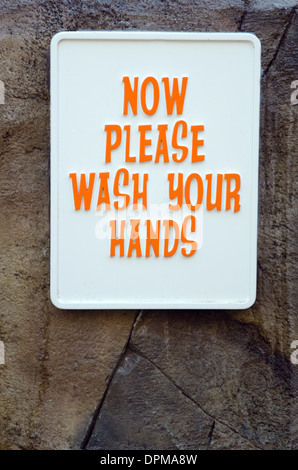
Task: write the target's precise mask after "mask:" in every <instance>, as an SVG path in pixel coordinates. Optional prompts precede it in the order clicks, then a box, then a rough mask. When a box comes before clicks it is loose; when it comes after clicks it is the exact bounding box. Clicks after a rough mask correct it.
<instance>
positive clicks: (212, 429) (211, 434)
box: [208, 421, 215, 449]
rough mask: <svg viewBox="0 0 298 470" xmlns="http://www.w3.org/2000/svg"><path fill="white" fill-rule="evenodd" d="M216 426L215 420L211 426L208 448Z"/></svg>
mask: <svg viewBox="0 0 298 470" xmlns="http://www.w3.org/2000/svg"><path fill="white" fill-rule="evenodd" d="M214 428H215V421H213V423H212V426H211V430H210V432H209V436H208V439H209V442H208V449H209V447H210V445H211V442H212V436H213V431H214Z"/></svg>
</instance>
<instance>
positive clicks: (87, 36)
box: [50, 31, 261, 310]
mask: <svg viewBox="0 0 298 470" xmlns="http://www.w3.org/2000/svg"><path fill="white" fill-rule="evenodd" d="M65 39H66V40H82V39H83V40H121V41H126V40H129V41H132V40H137V41H140V40H143V41H173V40H175V41H177V40H178V41H232V42H234V41H245V42H251V43H252V45H253V47H254V84H253V86H254V94H253V97H254V103H253V116H252V122H253V149H252V182H253V183H254V184H255V183H258V171H259V158H258V155H259V126H260V124H259V119H260V117H259V116H260V78H261V44H260V41H259V39H258V38H257V37H256V36H255V35H254V34H251V33H187V32H140V31H138V32H136V31H133V32H131V31H127V32H123V31H121V32H120V31H109V32H107V31H82V32H81V31H80V32H73V31H72V32H60V33H57V34H55V36H54V37H53V38H52V41H51V86H50V92H51V165H50V167H51V170H50V171H51V205H50V211H51V229H50V237H51V246H50V284H51V285H50V296H51V301H52V303H53V304H54V305H55V306H56V307H58V308H60V309H80V310H86V309H96V310H110V309H133V310H135V309H145V308H146V309H159V310H162V309H182V310H183V309H207V310H209V309H226V310H238V309H239V310H243V309H247V308H249V307H251V306H252V305H253V304H254V302H255V300H256V285H257V217H258V190H257V188H258V185H257V184H256V188H254V191H251V236H250V239H251V249H250V250H251V252H250V286H249V297H248V299H247V300H245V301H244V302H240V301H230V302H227V301H210V302H199V301H197V302H193V301H190V302H185V301H181V302H179V301H175V302H166V301H165V302H156V301H152V302H151V301H144V302H127V303H123V302H121V301H111V302H106V301H102V302H101V301H100V300H98V301H84V302H80V301H73V302H69V301H67V302H63V301H61V300H60V298H59V292H58V282H57V275H58V233H57V231H58V223H57V221H58V195H57V188H58V185H57V181H58V171H57V158H58V149H57V144H58V138H57V133H58V126H57V123H58V106H57V104H58V100H59V97H58V77H57V72H58V46H59V42H60V41H63V40H65Z"/></svg>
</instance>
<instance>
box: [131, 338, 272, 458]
mask: <svg viewBox="0 0 298 470" xmlns="http://www.w3.org/2000/svg"><path fill="white" fill-rule="evenodd" d="M129 349H130V350H131V351H132V352H134V353H135V354H138V355H139V356H140V357H142V358H143V359H145V361H147V362H149V363H150V364H151V365H152V366H153V367H155V368H156V369H157V370H158V371H159V372H160V373H161V374H162V375H163V376H164V377H165V378H166V379H167V380H168V381H169V382H171V384H172V385H174V387H175V388H176V389H177V390H179V392H180V393H182V395H183V396H185V398H187V399H188V400H190V401H191V402H192V403H193V404H194V405H196V406H197V407H198V408H199V409H200V410H201V411H202V412H203V413H204V414H205V415H206V416H208V417H209V418H211V419H212V420H213V421H214V426H213V429H211V431H212V432H211V431H210V433H209V444H210V442H211V440H210V434H211V439H212V434H213V430H214V427H215V424H216V423H219V424H221V425H222V426H225V427H226V428H228V429H230V431H232V432H234V433H236V434H238V435H239V436H240V437H241V438H242V439H244V440H246V441H248V442H249V443H250V444H252V445H253V446H254V447H256V448H257V449H260V450H263V447H261V446H258V445H257V444H256V443H255V442H252V441H251V440H250V439H248V438H247V437H246V436H243V435H242V434H241V433H240V432H239V431H237V430H236V429H234V428H232V427H231V426H230V425H229V424H226V423H224V422H223V421H221V420H219V419H218V418H215V417H214V416H212V415H211V414H210V413H209V412H208V411H206V410H205V409H204V408H203V407H202V406H201V405H200V403H198V402H197V401H196V400H195V399H194V398H193V397H192V396H191V395H189V394H188V393H186V392H185V391H184V390H183V389H182V388H181V387H180V386H179V385H178V384H177V383H176V382H175V381H174V380H173V379H172V377H170V376H169V375H168V374H166V373H165V372H164V370H163V369H161V368H160V367H159V366H158V365H157V364H156V363H155V362H153V361H152V360H151V359H149V358H148V357H146V356H145V355H144V354H143V353H141V352H140V351H139V350H138V349H137V348H135V347H134V346H133V347H131V346H130V347H129Z"/></svg>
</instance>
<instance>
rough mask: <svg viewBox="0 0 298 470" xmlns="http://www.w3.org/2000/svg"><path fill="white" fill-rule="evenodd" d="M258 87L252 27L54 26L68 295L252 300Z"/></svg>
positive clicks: (55, 215) (55, 201) (54, 242)
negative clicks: (75, 29)
mask: <svg viewBox="0 0 298 470" xmlns="http://www.w3.org/2000/svg"><path fill="white" fill-rule="evenodd" d="M259 95H260V43H259V40H258V39H257V38H256V37H255V36H254V35H252V34H248V33H171V32H168V33H164V32H63V33H58V34H57V35H55V36H54V38H53V39H52V43H51V299H52V302H53V303H54V304H55V305H56V306H57V307H59V308H68V309H71V308H73V309H117V308H119V309H124V308H131V309H137V308H153V309H163V308H171V309H244V308H248V307H250V306H251V305H252V304H253V303H254V301H255V296H256V261H257V251H256V249H257V200H258V152H259Z"/></svg>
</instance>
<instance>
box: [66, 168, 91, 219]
mask: <svg viewBox="0 0 298 470" xmlns="http://www.w3.org/2000/svg"><path fill="white" fill-rule="evenodd" d="M69 176H70V177H71V180H72V190H73V199H74V205H75V210H76V211H78V210H80V209H81V203H82V198H84V207H85V210H86V211H87V210H89V209H90V206H91V199H92V193H93V186H94V179H95V173H90V176H89V187H88V188H87V185H86V175H85V173H82V174H81V181H80V189H79V190H78V185H77V174H76V173H69Z"/></svg>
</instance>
